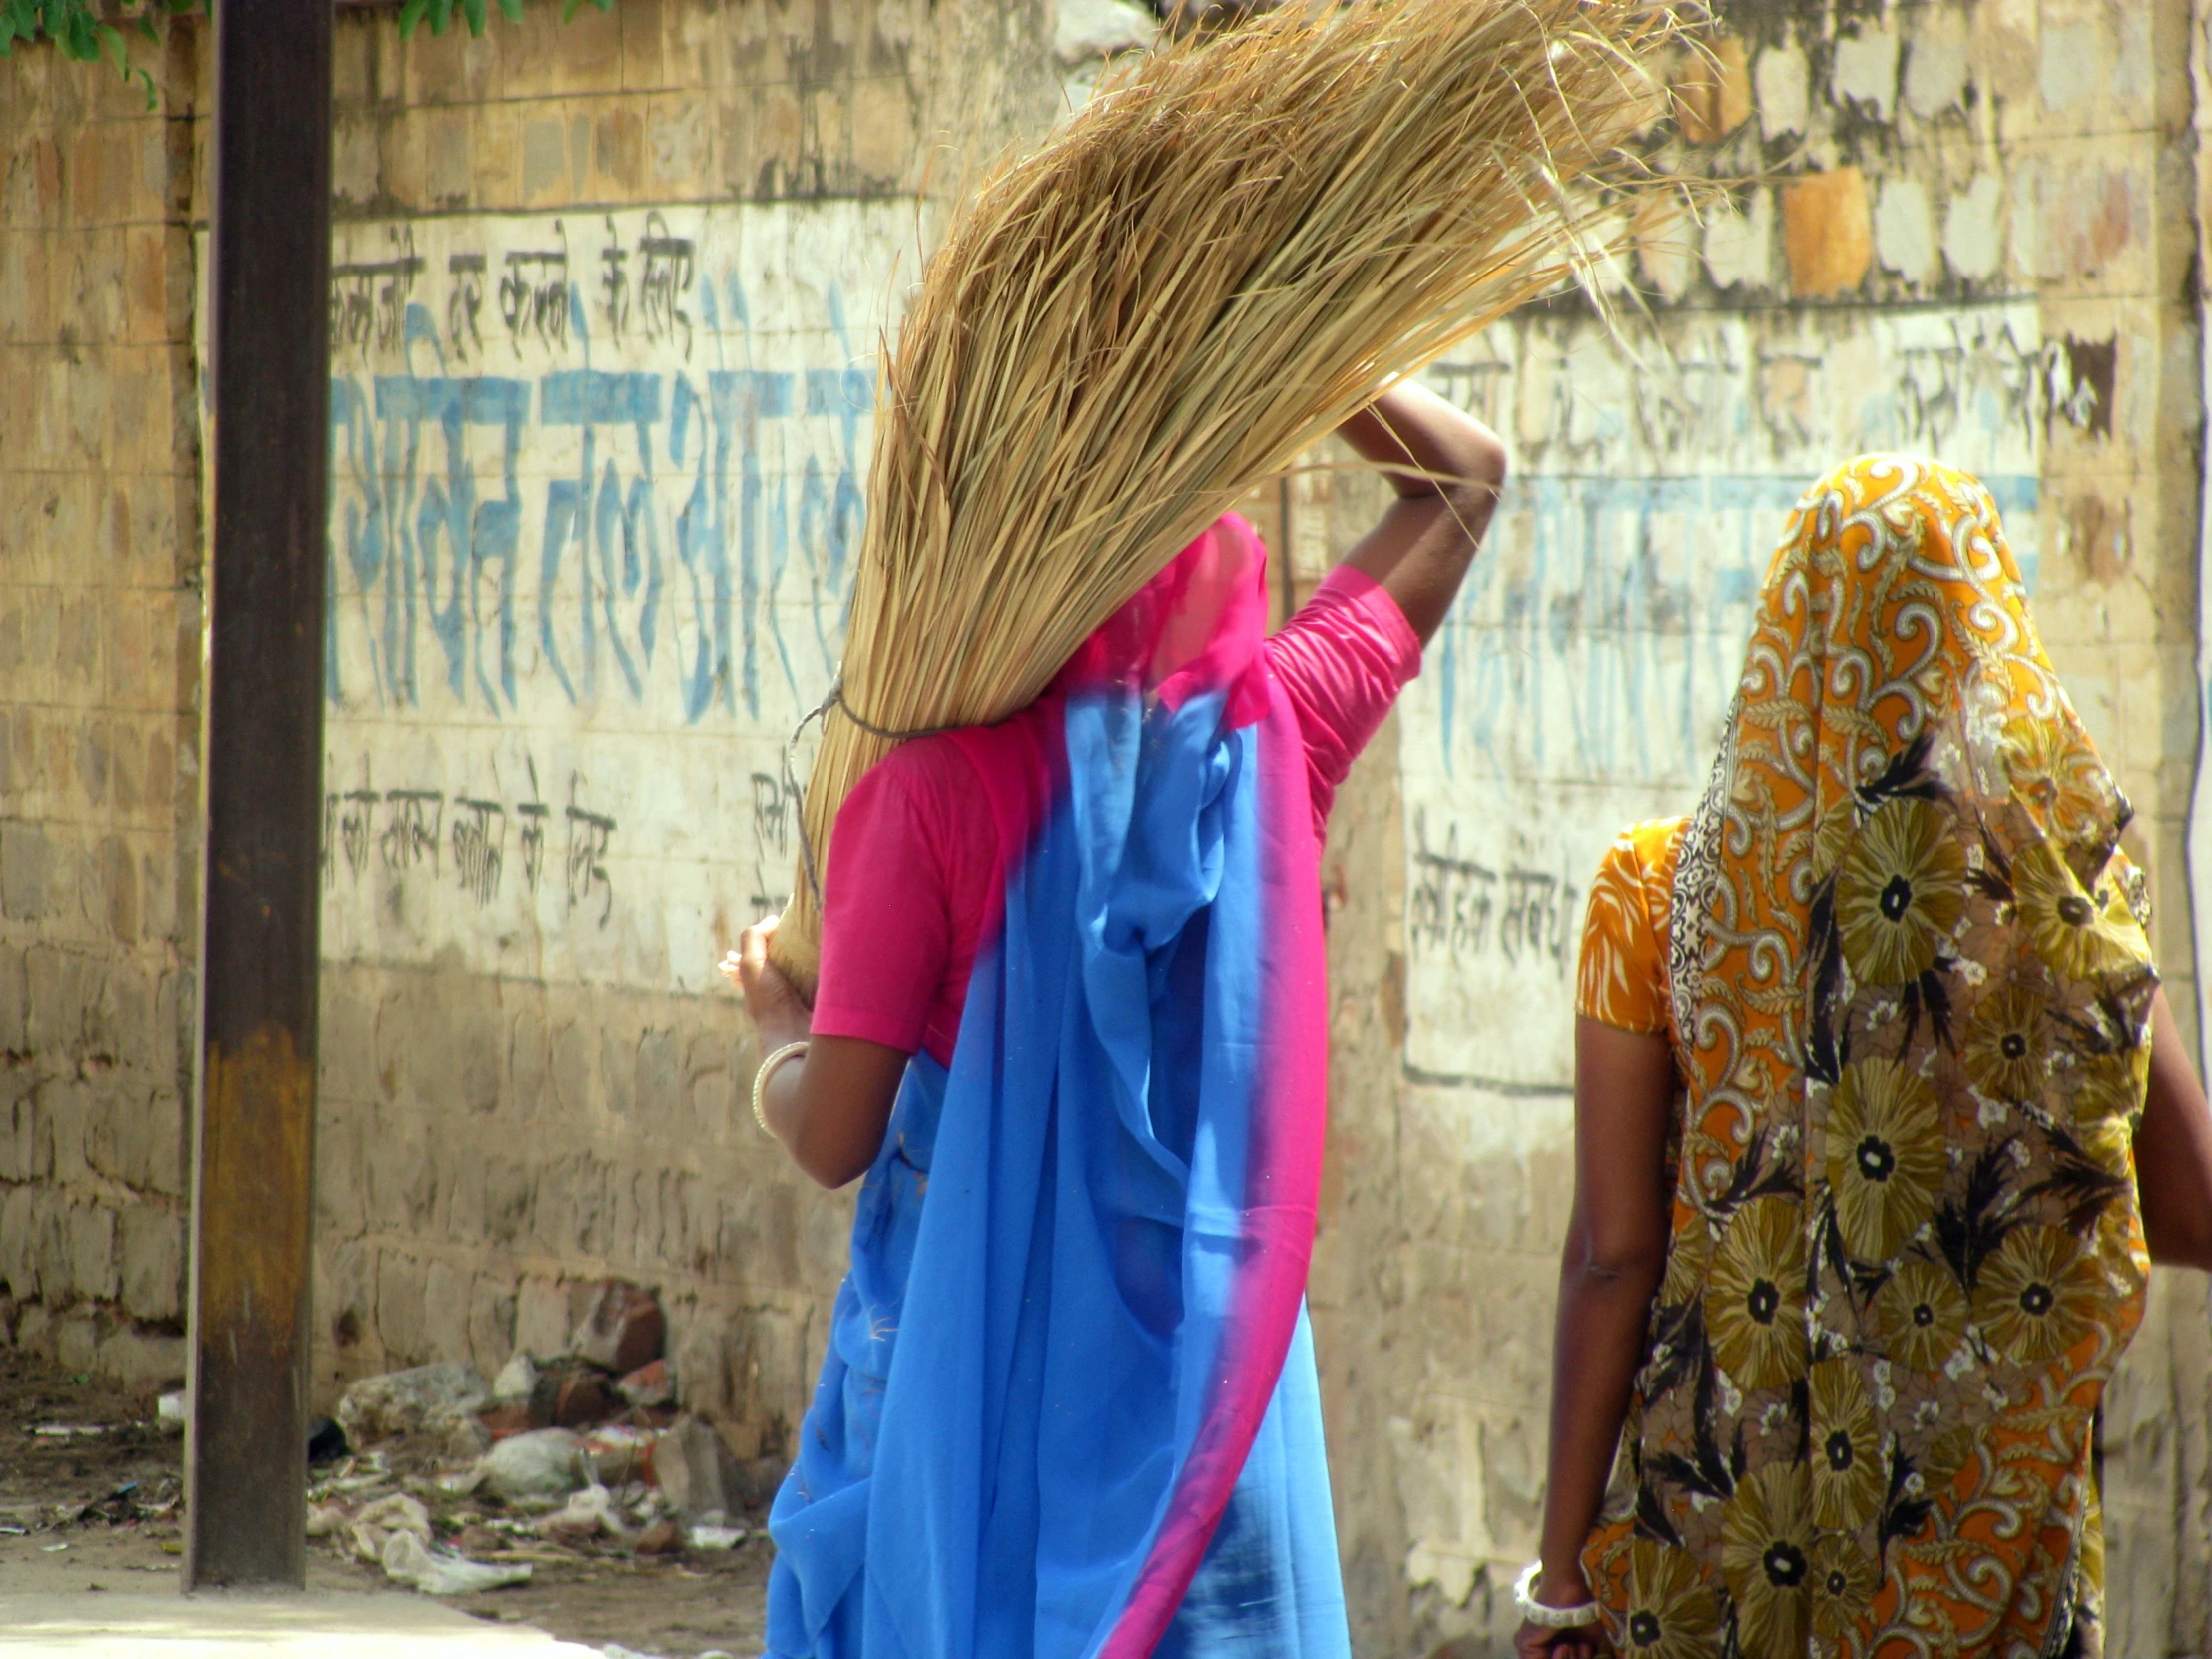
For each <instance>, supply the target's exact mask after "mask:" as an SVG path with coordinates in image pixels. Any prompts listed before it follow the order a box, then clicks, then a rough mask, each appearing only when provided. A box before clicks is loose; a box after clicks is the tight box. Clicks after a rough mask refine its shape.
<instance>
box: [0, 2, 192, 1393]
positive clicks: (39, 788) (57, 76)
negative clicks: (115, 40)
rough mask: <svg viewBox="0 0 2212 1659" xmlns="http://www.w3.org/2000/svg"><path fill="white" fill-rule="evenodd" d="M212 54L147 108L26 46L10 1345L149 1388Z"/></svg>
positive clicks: (104, 77) (187, 800) (161, 1260)
mask: <svg viewBox="0 0 2212 1659" xmlns="http://www.w3.org/2000/svg"><path fill="white" fill-rule="evenodd" d="M190 65H191V49H190V45H189V37H188V38H187V39H186V40H184V41H181V42H180V43H179V44H178V45H177V46H176V47H175V48H174V49H173V50H172V52H171V54H170V56H169V58H167V59H164V60H161V61H159V62H157V63H156V65H155V68H156V74H157V85H158V88H159V91H160V96H159V98H158V99H157V101H156V104H155V107H154V108H153V109H151V110H149V109H148V108H147V106H146V98H145V95H144V93H143V92H142V91H141V90H140V89H138V88H135V87H131V86H126V85H125V84H123V83H122V82H121V81H119V80H118V79H117V78H116V77H115V76H114V75H113V74H112V73H101V74H87V73H86V72H85V71H84V69H83V68H82V67H81V66H79V65H75V64H69V63H65V62H62V61H60V60H59V59H58V57H57V56H56V55H55V54H54V53H51V52H48V51H44V50H35V51H21V50H19V51H18V52H17V53H16V54H15V56H14V57H12V58H7V59H0V1338H4V1337H5V1336H6V1335H7V1334H9V1333H11V1332H12V1333H13V1334H14V1335H16V1336H18V1337H21V1338H23V1339H24V1340H28V1341H37V1342H41V1343H44V1344H46V1345H48V1346H50V1347H52V1348H54V1349H56V1350H58V1351H59V1353H60V1354H61V1356H62V1357H63V1359H64V1360H65V1362H66V1363H68V1364H69V1365H70V1366H72V1367H73V1368H82V1369H88V1370H89V1369H93V1368H98V1369H100V1370H103V1371H108V1372H113V1373H117V1374H119V1375H122V1376H126V1377H131V1378H134V1379H138V1380H141V1381H146V1382H154V1381H159V1380H160V1379H162V1378H164V1377H168V1376H172V1375H176V1376H181V1375H182V1374H183V1370H184V1344H183V1337H182V1333H183V1325H182V1323H181V1322H182V1317H183V1311H184V1284H185V1207H186V1193H187V1186H188V1182H187V1174H186V1172H187V1160H186V1133H187V1131H186V1121H187V1119H186V1102H187V1099H188V1097H189V1095H190V1092H191V1085H192V1072H193V1063H194V1062H193V1049H194V1040H195V1039H194V1035H193V999H192V961H193V957H194V955H195V951H196V940H197V930H198V897H197V894H198V881H199V873H198V871H199V864H198V859H199V850H200V839H199V830H198V817H197V809H196V799H197V771H198V769H197V765H196V759H195V758H196V756H197V754H198V730H199V709H198V703H199V697H198V685H199V661H200V632H201V620H202V609H201V589H200V559H199V552H198V549H199V538H200V513H201V504H200V503H201V497H200V491H199V470H198V469H199V461H198V444H199V434H198V423H197V419H196V416H195V411H194V358H193V350H192V314H193V283H192V261H191V242H190V230H189V214H190V211H191V197H192V156H193V139H192V129H191V126H190V119H191V116H192V110H193V102H192V96H193V95H192V85H193V82H192V77H191V74H190ZM180 88H181V89H182V93H181V95H180V93H179V89H180Z"/></svg>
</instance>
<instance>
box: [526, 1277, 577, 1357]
mask: <svg viewBox="0 0 2212 1659" xmlns="http://www.w3.org/2000/svg"><path fill="white" fill-rule="evenodd" d="M571 1324H572V1322H571V1321H570V1319H569V1313H568V1291H567V1290H566V1289H565V1288H564V1287H563V1286H562V1285H561V1284H560V1283H559V1282H558V1281H556V1280H551V1279H536V1278H532V1279H525V1280H524V1281H523V1282H522V1288H521V1290H520V1291H519V1293H517V1295H516V1298H515V1340H514V1346H515V1347H516V1348H518V1349H520V1350H522V1351H523V1352H525V1353H527V1354H534V1355H536V1356H537V1357H538V1358H539V1359H541V1360H544V1359H549V1358H551V1357H552V1356H553V1355H556V1354H558V1353H560V1352H561V1351H562V1350H563V1349H564V1348H566V1347H567V1346H568V1333H569V1330H570V1327H571Z"/></svg>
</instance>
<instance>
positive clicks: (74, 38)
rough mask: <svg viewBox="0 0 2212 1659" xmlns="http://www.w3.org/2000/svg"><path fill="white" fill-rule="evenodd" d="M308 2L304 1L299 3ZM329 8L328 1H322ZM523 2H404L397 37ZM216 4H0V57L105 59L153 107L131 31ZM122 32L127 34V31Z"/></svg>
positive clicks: (65, 0) (475, 29) (570, 0)
mask: <svg viewBox="0 0 2212 1659" xmlns="http://www.w3.org/2000/svg"><path fill="white" fill-rule="evenodd" d="M302 3H309V0H302ZM323 3H324V4H328V3H329V0H323ZM524 3H525V0H404V3H403V4H402V5H401V6H400V8H399V34H400V37H401V38H402V39H406V38H408V37H410V36H412V35H413V34H414V32H415V30H417V29H419V28H420V27H421V26H422V25H423V24H425V23H427V24H429V25H430V33H432V34H433V35H442V34H444V33H445V31H446V30H447V29H449V28H451V27H452V25H453V20H454V19H455V18H456V17H458V18H459V19H460V20H461V22H462V23H463V24H465V25H466V26H467V28H468V32H469V33H470V34H472V35H481V34H482V33H483V32H484V29H485V27H486V26H487V25H488V24H489V23H490V21H491V8H492V7H493V6H494V5H496V6H497V7H498V8H499V15H500V16H502V17H504V18H506V19H507V20H508V21H509V22H511V23H519V22H521V21H522V8H523V5H524ZM540 3H541V4H545V5H554V4H558V5H559V6H560V8H561V21H562V22H564V23H566V22H567V21H568V20H569V19H570V18H572V17H574V16H575V15H576V14H577V12H578V11H580V10H582V8H583V5H584V0H540ZM591 3H592V4H593V5H594V6H597V7H598V8H599V9H600V10H601V11H603V12H604V11H612V10H613V9H614V3H615V0H591ZM214 10H215V0H122V4H120V5H115V4H109V3H104V0H0V58H5V57H8V56H10V55H11V54H12V53H13V52H14V50H15V43H16V42H17V41H24V42H32V41H40V40H47V41H52V42H53V43H54V45H55V46H57V47H58V48H60V50H61V53H62V56H64V57H65V58H74V59H75V60H76V61H77V62H79V63H98V62H99V61H100V60H101V59H102V58H106V59H108V60H109V61H110V62H111V63H113V64H114V65H115V67H116V71H117V73H119V74H120V75H122V76H123V78H124V79H125V80H127V81H136V82H138V83H139V84H140V85H141V86H143V87H144V88H145V89H146V107H147V108H148V109H152V108H153V107H154V77H153V74H152V73H151V72H150V71H148V70H147V69H145V68H144V67H143V66H141V65H138V64H134V63H132V62H131V49H130V33H136V34H139V35H142V36H144V37H145V38H146V39H148V40H158V39H160V38H161V37H160V35H159V34H158V33H157V31H156V29H155V23H156V22H157V21H158V20H160V19H164V18H169V17H174V16H176V15H178V14H179V13H181V12H190V11H199V12H203V13H207V14H213V12H214ZM126 31H129V33H127V32H126Z"/></svg>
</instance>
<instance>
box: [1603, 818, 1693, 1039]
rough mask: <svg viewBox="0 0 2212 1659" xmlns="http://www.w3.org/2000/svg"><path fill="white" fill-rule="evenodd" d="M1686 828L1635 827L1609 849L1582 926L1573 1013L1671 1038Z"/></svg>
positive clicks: (1664, 823)
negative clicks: (1670, 959)
mask: <svg viewBox="0 0 2212 1659" xmlns="http://www.w3.org/2000/svg"><path fill="white" fill-rule="evenodd" d="M1689 822H1690V821H1689V820H1688V819H1687V818H1669V819H1653V820H1650V821H1649V822H1647V823H1643V824H1632V825H1630V826H1629V827H1628V828H1627V829H1626V830H1622V831H1621V832H1620V834H1619V835H1618V836H1617V837H1616V838H1615V839H1614V841H1613V844H1612V845H1611V846H1609V847H1607V848H1606V851H1605V856H1604V858H1603V859H1601V860H1600V861H1599V863H1598V866H1597V879H1596V880H1595V881H1593V882H1592V883H1591V884H1590V909H1589V915H1588V918H1587V919H1586V920H1585V921H1584V923H1583V926H1582V956H1581V960H1580V961H1579V963H1578V964H1577V966H1576V971H1575V984H1574V1011H1575V1012H1576V1013H1578V1014H1581V1015H1583V1016H1584V1017H1586V1018H1589V1019H1594V1020H1597V1021H1599V1022H1600V1023H1601V1024H1605V1025H1611V1026H1615V1027H1618V1028H1619V1029H1621V1030H1623V1031H1646V1032H1653V1033H1660V1032H1664V1031H1666V1030H1667V1028H1668V1020H1667V1003H1668V996H1667V917H1668V909H1669V906H1670V904H1671V902H1672V900H1673V895H1674V864H1675V856H1676V854H1677V853H1678V852H1679V851H1680V850H1681V847H1682V831H1683V830H1684V829H1685V828H1686V827H1687V826H1688V824H1689Z"/></svg>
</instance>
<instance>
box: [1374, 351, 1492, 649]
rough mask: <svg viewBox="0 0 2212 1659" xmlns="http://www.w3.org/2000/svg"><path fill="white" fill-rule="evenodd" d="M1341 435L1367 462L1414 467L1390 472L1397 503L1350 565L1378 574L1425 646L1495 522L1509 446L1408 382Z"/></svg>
mask: <svg viewBox="0 0 2212 1659" xmlns="http://www.w3.org/2000/svg"><path fill="white" fill-rule="evenodd" d="M1337 435H1338V436H1339V437H1341V438H1343V439H1344V440H1345V442H1347V443H1349V444H1350V445H1351V446H1352V448H1353V450H1354V452H1355V453H1357V454H1358V455H1359V456H1360V458H1361V459H1362V460H1365V461H1372V462H1373V463H1374V464H1376V465H1377V466H1380V467H1383V468H1385V469H1388V468H1410V469H1411V471H1410V472H1407V471H1390V472H1388V477H1389V479H1390V484H1391V487H1392V488H1393V489H1395V490H1396V491H1397V499H1396V500H1395V501H1394V502H1392V503H1391V504H1390V507H1389V510H1388V511H1387V512H1385V513H1384V514H1383V517H1382V520H1381V521H1380V522H1379V523H1378V524H1377V525H1376V527H1375V528H1374V529H1373V530H1370V531H1369V532H1368V533H1367V534H1366V535H1365V536H1363V537H1361V538H1360V540H1359V542H1358V543H1356V544H1355V545H1354V547H1353V549H1352V551H1351V552H1350V553H1348V554H1346V555H1345V560H1344V562H1345V563H1346V564H1348V565H1350V566H1352V567H1353V568H1354V569H1355V570H1362V571H1365V572H1367V574H1368V575H1370V576H1372V577H1374V578H1375V580H1376V581H1377V582H1378V583H1379V584H1381V586H1382V587H1383V591H1384V592H1386V593H1387V594H1389V596H1390V597H1391V598H1392V599H1394V600H1396V601H1397V608H1398V609H1399V610H1401V611H1403V612H1404V613H1405V620H1406V621H1407V622H1408V623H1410V624H1411V625H1412V629H1413V632H1414V633H1415V634H1416V635H1418V636H1419V637H1420V642H1421V643H1422V644H1423V645H1426V644H1427V643H1428V641H1429V638H1430V636H1432V635H1433V634H1434V633H1435V632H1436V629H1437V628H1438V627H1439V626H1440V625H1441V624H1442V622H1443V620H1444V615H1445V613H1446V612H1448V611H1449V610H1450V609H1451V601H1452V599H1453V597H1454V596H1456V595H1457V593H1458V592H1459V584H1460V583H1461V582H1462V581H1464V580H1465V579H1466V574H1467V566H1468V564H1469V563H1470V562H1471V561H1472V560H1473V558H1474V549H1475V545H1476V543H1478V542H1479V541H1480V540H1481V539H1482V533H1483V531H1484V530H1486V529H1487V528H1488V527H1489V523H1490V514H1491V512H1492V511H1493V510H1494V509H1495V508H1496V506H1497V497H1498V491H1499V489H1500V488H1501V487H1502V486H1503V484H1504V482H1505V445H1504V444H1503V443H1501V442H1500V441H1499V440H1498V436H1497V434H1496V433H1495V432H1493V431H1491V430H1490V429H1489V428H1488V427H1487V426H1485V425H1483V424H1482V422H1480V421H1479V420H1477V419H1475V418H1474V416H1472V415H1470V414H1462V413H1461V412H1460V411H1459V410H1457V409H1455V408H1453V407H1452V406H1451V405H1450V404H1449V403H1446V402H1445V401H1444V400H1443V399H1442V398H1440V397H1438V396H1437V395H1436V394H1435V393H1434V392H1431V391H1426V390H1424V389H1422V388H1421V387H1419V386H1416V385H1413V384H1410V383H1409V382H1406V381H1399V382H1398V383H1397V384H1396V385H1394V386H1392V387H1391V388H1390V389H1389V390H1388V391H1386V392H1384V393H1383V395H1382V396H1381V397H1378V398H1377V399H1376V400H1375V401H1374V402H1373V403H1371V404H1370V405H1368V407H1367V408H1365V409H1363V410H1361V411H1360V412H1359V413H1358V414H1356V415H1354V416H1353V417H1352V418H1351V419H1350V420H1348V421H1346V422H1345V423H1344V425H1342V426H1340V427H1339V428H1338V429H1337ZM1418 473H1425V474H1429V475H1431V476H1427V477H1420V476H1415V475H1414V474H1418ZM1439 480H1441V481H1439Z"/></svg>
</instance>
